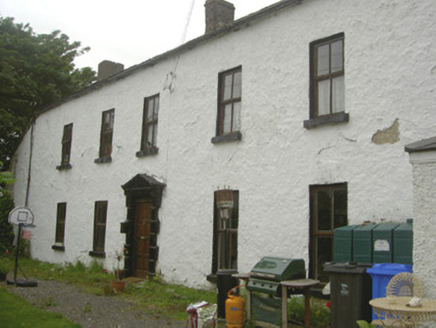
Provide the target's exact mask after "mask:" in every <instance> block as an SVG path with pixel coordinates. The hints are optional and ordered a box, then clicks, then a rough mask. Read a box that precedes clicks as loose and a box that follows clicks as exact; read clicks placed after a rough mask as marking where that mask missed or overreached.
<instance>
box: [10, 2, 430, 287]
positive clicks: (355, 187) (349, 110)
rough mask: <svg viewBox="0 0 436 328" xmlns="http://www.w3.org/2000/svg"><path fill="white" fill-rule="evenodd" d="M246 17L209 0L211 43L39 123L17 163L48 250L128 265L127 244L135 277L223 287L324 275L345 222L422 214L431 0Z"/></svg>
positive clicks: (156, 62) (148, 65) (141, 70)
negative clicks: (270, 259)
mask: <svg viewBox="0 0 436 328" xmlns="http://www.w3.org/2000/svg"><path fill="white" fill-rule="evenodd" d="M233 13H234V7H233V5H231V4H229V3H228V2H225V1H222V0H208V1H206V16H207V18H206V23H207V29H206V33H205V35H203V36H201V37H199V38H197V39H195V40H192V41H190V42H188V43H186V44H184V45H182V46H180V47H178V48H176V49H173V50H170V51H168V52H167V53H164V54H162V55H160V56H157V57H155V58H152V59H149V60H147V61H145V62H143V63H141V64H139V65H136V66H133V67H130V68H128V69H126V70H122V71H120V69H119V66H116V65H115V64H114V65H113V66H115V69H116V70H117V71H119V72H118V73H116V74H115V75H110V74H109V75H110V76H108V77H106V78H104V79H102V80H100V81H99V82H97V83H95V84H94V85H92V86H90V87H88V88H86V89H84V90H82V91H80V92H78V93H76V94H74V95H72V96H71V97H69V98H67V99H64V100H63V101H61V102H59V103H57V104H53V105H52V106H49V107H48V108H46V109H45V110H44V111H43V112H42V113H41V114H40V115H39V116H38V117H37V118H36V119H35V120H34V122H33V124H32V125H31V127H30V128H29V130H28V131H27V133H26V135H25V136H24V138H23V140H22V142H21V144H20V146H19V148H18V150H17V152H16V154H15V156H14V159H13V172H14V174H15V175H16V178H17V182H16V183H15V186H14V198H15V202H16V204H17V205H24V204H27V205H28V207H29V208H31V210H32V211H33V213H34V214H35V224H36V228H34V229H33V231H32V242H31V251H32V256H33V257H35V258H38V259H41V260H44V261H50V262H59V263H62V262H74V261H77V260H81V261H84V262H86V263H89V262H90V261H92V260H93V259H97V260H98V261H102V262H103V263H104V265H105V266H106V267H107V268H109V269H112V267H113V266H114V265H115V263H116V261H115V259H114V258H115V254H116V252H119V251H120V250H121V249H122V248H123V246H124V245H125V247H126V250H127V252H128V255H127V256H126V258H125V263H124V264H125V269H126V273H127V274H128V275H133V276H139V277H144V276H148V275H153V274H156V273H158V274H160V275H161V276H162V277H163V278H164V279H165V280H167V281H170V282H176V283H182V284H185V285H187V286H192V287H201V288H209V287H211V286H212V285H210V281H213V280H214V277H215V274H216V272H217V270H219V269H235V270H238V271H239V272H247V271H249V270H250V269H251V268H252V267H253V265H254V264H255V263H256V262H257V261H258V260H259V259H260V258H261V257H262V256H279V257H287V258H303V259H304V260H305V262H306V267H307V271H308V276H310V277H312V278H318V279H321V280H325V279H326V276H325V273H324V272H323V270H322V264H323V263H324V262H326V261H329V260H331V259H332V252H333V239H332V238H333V229H334V228H335V227H339V226H342V225H347V224H359V223H361V222H363V221H365V220H375V221H377V220H379V219H381V218H384V219H386V220H396V221H401V220H405V219H406V218H410V217H413V190H412V189H413V188H412V166H411V164H410V162H409V158H408V154H407V153H405V152H404V147H405V145H407V144H410V143H411V142H414V141H416V140H420V139H424V138H429V137H430V136H433V135H434V131H435V129H436V108H435V103H436V89H435V88H436V57H435V56H434V54H435V53H436V42H435V41H436V23H435V19H434V18H435V16H436V7H435V6H434V3H433V1H432V0H420V1H418V0H400V1H398V0H377V1H376V0H373V1H350V0H304V1H301V0H300V1H298V0H283V1H281V2H277V3H276V4H274V5H272V6H269V7H267V8H265V9H263V10H260V11H259V12H256V13H253V14H251V15H249V16H247V17H244V18H241V19H239V20H236V21H233ZM106 64H108V63H106ZM109 66H110V63H109ZM220 190H231V191H232V192H231V193H228V192H227V194H231V195H232V196H233V197H232V201H231V202H230V203H229V204H230V205H229V207H230V208H228V209H227V210H224V211H223V210H219V209H218V207H217V205H220V204H221V203H220V204H217V203H218V201H217V198H220V197H221V196H222V195H223V193H222V192H221V191H220ZM224 193H225V192H224Z"/></svg>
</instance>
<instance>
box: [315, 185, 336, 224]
mask: <svg viewBox="0 0 436 328" xmlns="http://www.w3.org/2000/svg"><path fill="white" fill-rule="evenodd" d="M317 218H318V222H317V229H318V230H331V228H332V225H331V221H332V198H331V192H330V191H328V190H319V191H318V209H317Z"/></svg>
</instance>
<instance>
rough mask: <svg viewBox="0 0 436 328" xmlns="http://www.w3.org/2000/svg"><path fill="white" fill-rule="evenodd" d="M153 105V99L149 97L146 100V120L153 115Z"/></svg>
mask: <svg viewBox="0 0 436 328" xmlns="http://www.w3.org/2000/svg"><path fill="white" fill-rule="evenodd" d="M153 107H154V100H153V99H150V100H149V101H148V108H147V120H151V119H152V117H153Z"/></svg>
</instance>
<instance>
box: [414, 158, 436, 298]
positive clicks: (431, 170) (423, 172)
mask: <svg viewBox="0 0 436 328" xmlns="http://www.w3.org/2000/svg"><path fill="white" fill-rule="evenodd" d="M410 161H411V163H412V164H413V188H414V215H415V220H414V222H413V226H414V235H413V260H414V267H413V271H414V273H415V274H416V275H417V276H418V277H419V279H420V280H421V281H422V283H423V286H424V293H425V295H424V296H425V297H428V298H433V299H436V281H435V279H434V277H435V276H436V264H435V262H434V261H432V256H429V254H433V252H434V250H435V249H436V238H435V233H436V152H435V151H431V152H420V153H412V154H410Z"/></svg>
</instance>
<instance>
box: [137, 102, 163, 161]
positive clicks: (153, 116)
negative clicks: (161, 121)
mask: <svg viewBox="0 0 436 328" xmlns="http://www.w3.org/2000/svg"><path fill="white" fill-rule="evenodd" d="M158 116H159V95H154V96H152V97H148V98H145V99H144V112H143V118H142V137H141V150H140V151H139V152H137V153H136V156H138V157H141V156H146V155H153V154H157V152H158V148H157V146H156V143H157V127H158Z"/></svg>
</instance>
